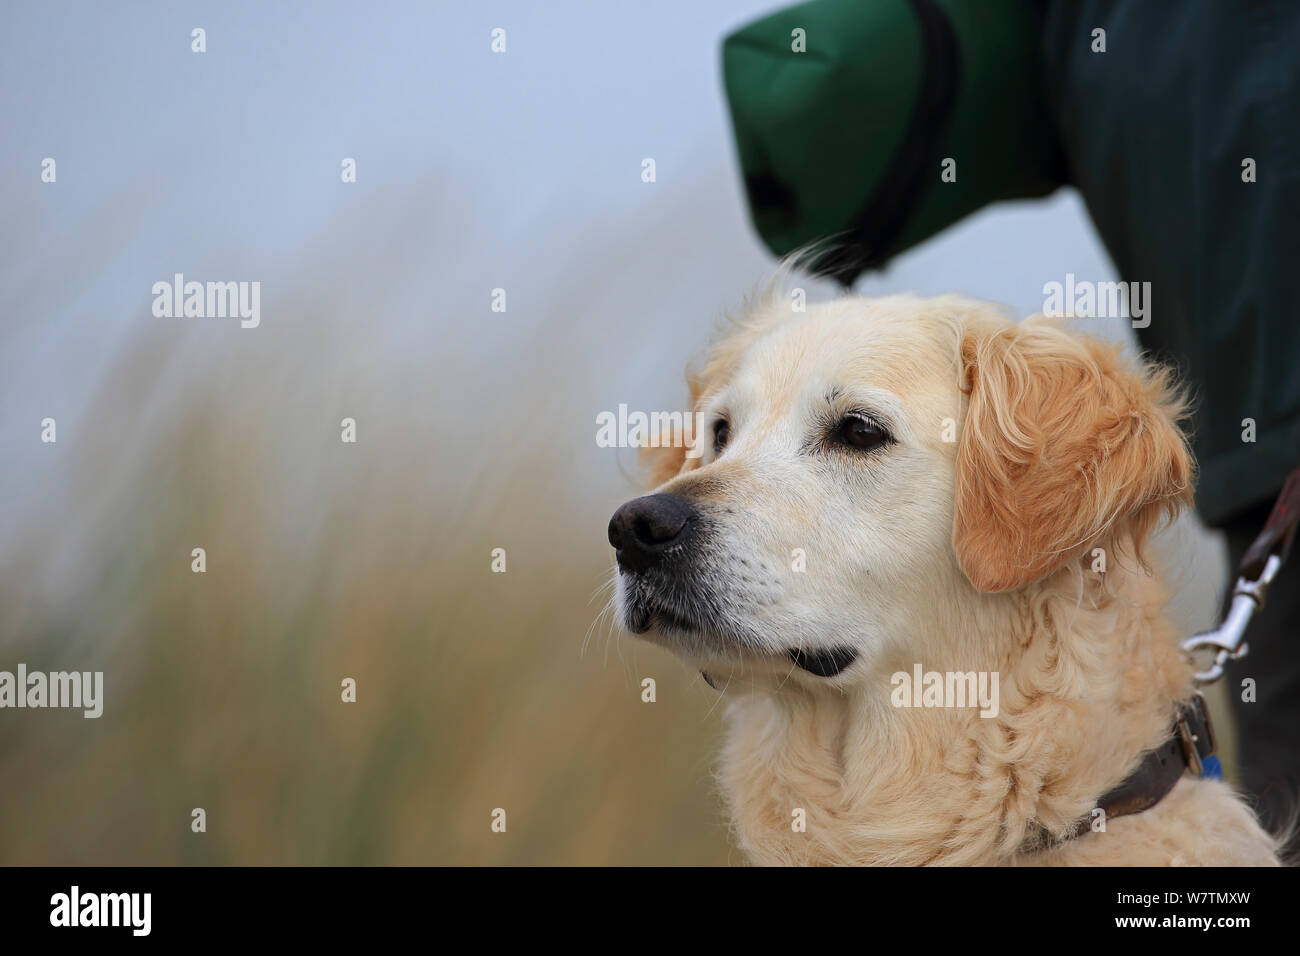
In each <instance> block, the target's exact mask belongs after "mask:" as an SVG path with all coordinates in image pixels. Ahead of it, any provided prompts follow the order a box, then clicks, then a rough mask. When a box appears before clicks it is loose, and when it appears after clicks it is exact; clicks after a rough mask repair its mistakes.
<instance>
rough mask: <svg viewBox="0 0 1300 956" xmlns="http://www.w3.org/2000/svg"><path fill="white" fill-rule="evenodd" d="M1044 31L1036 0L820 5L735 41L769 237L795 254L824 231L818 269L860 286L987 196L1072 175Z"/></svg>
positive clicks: (745, 127) (756, 199)
mask: <svg viewBox="0 0 1300 956" xmlns="http://www.w3.org/2000/svg"><path fill="white" fill-rule="evenodd" d="M1039 28H1040V24H1039V22H1038V18H1037V15H1036V13H1035V11H1034V8H1033V7H1032V5H1030V4H1029V3H1027V2H1025V0H871V2H864V0H815V2H812V3H803V4H799V5H797V6H793V7H789V8H787V9H784V10H781V11H779V12H777V13H775V14H772V15H771V16H768V17H766V18H764V19H762V20H759V21H757V22H756V23H752V24H750V25H748V26H746V27H744V28H742V29H740V30H738V31H737V32H735V33H733V34H732V35H731V36H729V37H727V39H726V40H725V42H724V43H723V48H722V65H723V81H724V85H725V87H726V93H727V100H728V103H729V105H730V108H731V119H732V127H733V130H734V132H735V138H736V151H737V155H738V159H739V162H740V167H741V172H742V174H743V176H744V181H745V190H746V195H747V196H748V199H749V207H750V213H751V215H752V217H753V221H754V225H755V227H756V228H757V230H758V233H759V235H760V236H761V237H762V239H763V241H764V242H765V243H766V244H767V245H768V247H769V248H771V250H772V251H773V252H775V253H776V254H777V255H785V254H786V253H788V252H791V251H793V250H796V249H799V248H801V247H803V246H805V245H806V244H808V243H812V242H815V241H818V240H829V242H828V243H827V248H825V249H824V250H823V251H822V252H821V253H820V254H818V255H817V256H815V257H814V259H813V260H812V262H811V263H810V264H811V265H812V266H813V267H814V268H815V269H816V271H818V272H822V273H825V274H829V275H833V276H835V277H837V278H839V279H840V280H841V281H844V282H850V281H852V279H853V278H854V277H856V276H857V275H858V274H859V273H860V272H862V271H863V270H865V269H870V268H876V267H879V266H882V265H883V264H884V263H885V262H886V261H887V260H888V259H889V258H891V257H892V256H894V255H896V254H898V253H899V252H902V251H903V250H905V249H907V248H909V247H910V246H913V245H915V244H917V243H919V242H921V241H922V240H924V239H926V238H928V237H929V236H931V235H933V234H934V233H936V232H938V231H939V230H940V229H943V228H944V227H946V226H948V225H950V224H951V223H953V222H956V221H957V220H958V219H960V218H962V217H963V216H965V215H966V214H967V213H970V212H974V211H975V210H976V209H979V208H980V207H982V206H984V205H986V204H988V203H990V202H994V201H996V200H999V199H1013V198H1023V197H1029V196H1041V195H1044V194H1046V193H1049V192H1051V191H1052V190H1053V189H1055V188H1056V187H1057V186H1059V185H1061V183H1062V182H1063V180H1064V170H1063V164H1062V163H1061V161H1060V151H1059V148H1058V146H1057V139H1056V136H1055V135H1054V130H1053V126H1052V123H1051V121H1050V120H1049V118H1048V114H1047V111H1046V108H1045V104H1044V100H1043V93H1042V88H1041V80H1040V76H1041V64H1040V62H1039V57H1040V44H1039V42H1038V37H1039ZM800 31H802V32H800ZM945 159H951V160H953V161H955V163H954V164H952V165H950V166H949V177H950V178H951V177H952V176H953V175H955V181H952V182H945V181H942V179H941V173H942V172H943V170H944V165H943V163H944V160H945Z"/></svg>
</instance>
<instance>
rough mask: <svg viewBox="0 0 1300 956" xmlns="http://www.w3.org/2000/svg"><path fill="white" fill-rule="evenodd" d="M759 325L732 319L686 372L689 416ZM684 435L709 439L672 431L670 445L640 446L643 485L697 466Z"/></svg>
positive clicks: (699, 407) (721, 380)
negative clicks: (710, 346) (724, 330)
mask: <svg viewBox="0 0 1300 956" xmlns="http://www.w3.org/2000/svg"><path fill="white" fill-rule="evenodd" d="M762 327H763V326H762V324H761V323H760V322H759V321H756V320H754V319H748V320H745V321H740V322H737V321H735V320H732V326H731V327H730V328H729V329H728V330H727V332H726V334H725V335H723V336H722V337H721V338H720V339H719V340H717V341H716V342H715V343H714V344H713V347H712V348H711V349H709V352H708V354H707V356H706V357H705V359H704V362H703V364H701V365H699V366H698V367H692V368H691V369H689V370H688V371H687V373H686V384H687V385H688V386H689V388H690V395H691V401H690V405H691V414H692V415H693V416H698V415H699V413H700V411H701V410H702V409H703V406H704V403H705V402H707V401H708V400H709V398H710V397H711V396H712V395H713V394H714V393H715V392H716V391H717V390H718V389H720V388H722V386H723V385H725V384H726V382H727V381H728V380H729V379H730V378H731V376H732V374H733V373H734V372H735V369H736V365H737V364H738V363H739V361H740V356H741V354H742V353H743V352H744V351H745V349H746V348H748V347H749V345H750V344H751V343H752V342H753V341H754V338H755V337H756V336H757V334H758V333H759V331H761V329H762ZM697 420H698V418H693V419H692V421H697ZM693 431H699V429H695V430H693ZM686 437H690V438H692V439H693V440H695V441H709V440H710V436H709V435H707V434H695V433H693V434H692V435H691V436H683V435H680V434H674V435H673V441H672V444H671V445H665V446H662V447H650V446H645V447H643V448H642V449H641V463H642V465H643V466H644V467H645V474H646V481H647V482H648V485H647V487H649V488H658V487H659V486H660V485H662V484H663V483H664V482H666V481H668V480H669V479H671V478H675V477H677V476H678V475H680V474H681V473H682V472H686V471H691V470H692V469H695V468H698V467H699V466H700V456H699V455H698V454H696V455H691V454H689V452H690V450H691V447H690V442H688V441H686V440H685V438H686Z"/></svg>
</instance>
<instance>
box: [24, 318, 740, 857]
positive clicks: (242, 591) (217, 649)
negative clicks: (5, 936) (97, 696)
mask: <svg viewBox="0 0 1300 956" xmlns="http://www.w3.org/2000/svg"><path fill="white" fill-rule="evenodd" d="M340 294H345V293H340ZM304 301H305V302H308V304H307V305H306V306H304V307H303V314H301V315H299V316H297V317H296V319H295V320H293V321H283V320H282V321H280V322H279V323H276V324H272V323H269V322H268V323H267V324H266V325H264V327H263V328H262V329H259V330H258V331H257V332H256V333H251V334H250V333H246V332H241V331H239V330H233V335H232V334H231V332H232V330H231V329H228V328H220V327H218V326H215V325H214V326H209V327H206V328H201V327H200V326H199V325H197V324H191V325H188V326H186V325H183V324H173V325H172V326H170V327H169V329H170V331H161V332H160V331H159V328H158V327H157V326H155V327H153V328H150V329H148V330H147V331H146V332H142V333H141V334H140V335H139V336H137V337H136V339H135V340H134V341H133V342H132V343H131V344H130V346H129V348H127V349H126V350H125V351H124V353H123V358H122V359H121V361H119V362H118V363H117V364H116V366H115V367H114V369H113V371H112V372H111V373H110V374H109V375H108V376H107V377H106V379H105V380H104V383H103V384H102V386H101V388H100V390H99V392H98V394H97V395H96V397H95V399H94V401H93V402H92V403H91V407H90V412H89V414H87V415H86V416H85V417H84V419H82V420H81V421H79V422H77V423H66V422H62V421H61V422H60V434H59V442H58V444H57V445H50V446H46V447H45V448H43V449H42V451H43V452H44V453H45V454H44V455H43V456H36V458H35V459H34V460H35V461H37V462H38V463H37V464H34V465H33V466H32V471H31V473H30V475H28V476H27V479H26V480H27V481H28V482H29V484H30V485H31V487H32V488H33V489H39V488H40V487H41V486H43V485H48V487H49V488H50V489H51V491H50V493H49V494H48V495H47V496H44V497H45V500H44V502H43V504H42V507H41V508H40V510H39V512H38V513H33V514H31V515H30V516H28V520H27V521H26V522H25V523H24V524H23V526H22V527H21V528H15V529H11V531H10V533H9V534H8V535H6V541H5V548H4V554H3V564H2V565H0V652H3V664H0V667H4V668H6V669H10V670H12V669H13V668H14V667H16V665H17V663H18V662H20V661H21V662H25V663H26V664H27V665H28V667H29V668H30V669H39V670H57V669H77V670H103V671H104V672H105V692H104V696H105V704H104V715H103V717H101V718H100V719H98V720H87V719H84V718H83V717H82V716H81V713H80V711H53V710H46V711H30V710H24V711H18V710H10V711H6V712H5V713H4V714H3V715H2V717H3V719H0V793H2V794H3V795H4V796H3V798H0V863H2V864H127V865H135V864H176V863H182V864H185V863H192V864H199V863H203V864H525V865H535V864H537V865H546V864H667V863H675V864H718V863H726V862H728V861H729V860H730V859H731V852H730V850H729V848H728V841H727V831H726V824H725V820H724V818H723V815H722V811H721V807H720V803H719V800H718V798H717V795H716V791H715V788H714V786H713V783H712V780H711V777H710V763H711V756H712V752H713V750H714V748H715V747H716V744H717V736H718V724H719V719H718V717H719V715H718V713H717V710H716V695H715V694H714V693H713V692H712V691H710V690H708V688H707V687H705V685H704V684H703V682H702V681H701V680H700V678H699V677H698V675H694V674H692V673H690V672H688V671H686V670H685V669H684V668H683V667H682V666H681V665H680V664H679V663H678V662H677V661H676V660H674V659H672V658H671V657H669V656H668V655H666V654H664V653H662V652H660V651H658V650H655V649H653V648H651V647H649V646H647V645H641V644H638V643H636V642H633V641H632V640H631V639H630V638H628V637H626V636H623V637H612V636H611V635H610V632H609V629H608V628H607V627H605V626H604V625H603V624H602V625H600V626H597V627H596V628H595V629H594V630H592V624H593V621H595V619H596V618H597V615H598V614H599V612H600V611H601V608H602V607H603V604H604V601H605V599H606V597H607V592H605V591H601V592H600V593H599V594H598V595H597V597H596V599H595V600H594V601H593V600H592V596H593V593H595V592H597V589H598V588H599V586H600V585H601V584H602V583H603V582H604V581H605V580H606V579H607V578H608V576H609V572H610V568H611V556H610V554H609V548H608V544H607V543H606V541H605V532H604V528H605V522H606V521H607V520H608V516H609V514H610V513H612V511H613V509H614V507H616V506H617V504H618V503H619V502H621V501H622V500H624V499H625V498H626V497H628V496H630V495H632V494H634V493H637V492H638V491H639V489H637V488H636V487H635V485H634V483H633V482H632V481H631V480H630V478H629V477H627V476H625V475H621V474H620V463H621V464H622V466H623V467H624V468H626V467H627V466H629V465H630V462H631V459H630V458H618V459H616V458H614V457H608V458H606V459H604V460H605V461H606V463H607V464H608V470H607V472H606V473H605V474H604V475H601V476H598V478H597V479H596V480H595V481H594V482H593V481H592V477H591V476H590V475H587V476H584V478H585V479H586V480H585V481H583V482H579V481H575V474H574V470H575V465H574V443H577V442H582V443H584V444H583V448H584V451H589V449H590V448H591V447H592V446H591V444H590V443H593V442H594V424H592V423H593V422H594V419H593V418H592V417H591V413H589V411H588V409H587V408H586V406H585V405H584V402H587V403H590V400H591V399H590V396H588V395H584V394H583V393H582V388H583V382H582V380H581V376H580V375H579V376H576V377H574V378H573V379H572V380H570V381H569V382H568V383H567V385H566V386H565V387H557V386H556V384H555V382H554V381H553V373H552V371H551V370H553V369H554V368H557V367H558V364H557V363H562V362H564V361H565V353H566V349H567V348H568V347H569V346H568V345H567V343H566V341H565V337H564V336H563V335H558V336H557V335H555V334H554V332H555V329H556V327H557V325H558V326H559V327H561V328H563V324H564V321H565V320H564V318H563V317H562V316H559V315H557V316H556V318H555V319H554V321H553V322H550V323H549V324H546V326H545V327H546V328H547V329H548V332H547V333H546V334H542V333H541V332H538V333H537V334H536V335H535V336H534V337H533V338H531V339H530V338H529V337H526V336H525V337H524V338H523V339H522V341H521V342H520V343H519V346H520V347H519V354H520V355H521V356H526V357H527V365H526V367H522V368H521V367H520V365H519V364H518V363H516V364H515V365H514V366H512V365H511V364H510V363H508V362H502V361H500V360H499V359H496V358H492V357H490V356H484V357H479V358H480V360H481V361H482V362H484V363H485V364H486V365H487V366H489V367H492V365H493V363H496V365H495V366H494V367H496V368H497V369H498V370H501V374H503V375H505V376H506V378H507V379H508V381H509V382H510V389H509V390H508V391H506V390H504V389H501V388H499V387H496V383H495V382H494V383H489V384H490V385H491V386H492V387H493V388H494V389H495V390H494V391H492V392H490V393H489V389H488V386H487V385H477V386H476V385H475V384H474V383H473V382H472V381H471V379H472V373H467V372H465V371H461V372H460V373H458V374H454V375H453V374H452V369H453V367H454V366H455V365H456V364H457V363H463V362H464V361H465V357H464V356H463V355H460V356H458V355H455V354H446V353H443V354H437V353H420V352H418V351H411V352H408V353H406V354H402V353H401V352H400V351H399V352H396V353H395V352H394V350H391V349H390V350H387V351H384V350H379V349H367V348H366V347H358V340H359V338H363V337H359V336H358V335H356V334H355V329H346V328H345V327H344V323H341V322H340V321H338V320H337V317H338V315H340V314H346V313H347V310H346V308H343V307H339V306H337V305H336V306H335V307H334V309H333V312H332V313H331V315H333V316H334V317H333V318H328V317H327V318H325V319H322V317H321V315H320V314H317V313H314V312H313V311H312V310H313V308H315V307H316V306H313V305H312V304H310V301H309V300H308V299H304ZM253 335H255V336H256V338H254V337H251V336H253ZM444 383H445V384H444ZM476 389H477V391H476ZM521 395H522V396H526V398H527V405H526V409H525V410H526V414H522V413H519V412H518V411H513V412H512V409H516V410H517V409H518V408H519V406H518V404H517V403H518V401H519V398H520V396H521ZM345 416H351V417H355V418H356V420H357V422H358V436H359V440H358V443H357V444H355V445H350V444H344V443H343V442H341V441H340V439H339V421H340V419H342V418H343V417H345ZM611 454H612V453H611ZM593 483H594V485H595V486H596V487H598V488H600V489H601V491H600V493H599V494H593V493H592V492H591V490H590V488H591V486H592V485H593ZM33 497H35V498H40V497H42V496H41V495H40V494H38V493H37V494H34V495H33ZM195 547H203V548H205V549H206V551H207V571H206V573H204V574H196V573H193V572H192V571H191V568H190V563H191V557H190V553H191V550H192V549H193V548H195ZM496 547H503V548H505V549H506V551H507V556H508V557H507V559H508V571H507V572H506V573H505V574H494V573H492V572H491V567H490V564H491V551H492V549H493V548H496ZM589 631H590V639H589V641H587V642H586V643H587V646H586V650H585V653H584V640H585V639H586V638H587V636H588V633H589ZM344 677H353V678H355V679H356V681H357V688H358V690H357V702H356V703H355V704H348V703H343V702H342V701H341V700H340V682H341V681H342V679H343V678H344ZM643 677H654V678H655V679H656V680H657V682H658V701H657V702H656V703H643V702H642V701H641V687H640V681H641V678H643ZM195 807H202V808H204V809H205V810H206V811H207V832H206V833H203V834H195V833H192V832H191V829H190V822H191V816H190V814H191V810H192V809H193V808H195ZM497 807H501V808H504V809H505V810H506V811H507V820H508V829H507V832H506V833H504V834H499V833H493V832H492V831H491V829H490V824H491V813H492V811H493V809H494V808H497Z"/></svg>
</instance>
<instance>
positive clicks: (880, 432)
mask: <svg viewBox="0 0 1300 956" xmlns="http://www.w3.org/2000/svg"><path fill="white" fill-rule="evenodd" d="M833 437H834V439H835V440H836V441H837V442H839V443H840V444H842V445H848V446H849V447H850V448H858V449H861V450H862V451H870V450H871V449H873V448H878V447H879V446H881V445H883V444H884V443H885V442H887V441H889V433H888V432H886V431H885V430H884V429H883V428H881V427H880V426H879V425H877V424H876V423H875V422H871V421H868V420H867V419H865V418H859V417H858V416H856V415H850V416H849V417H848V418H845V419H844V420H843V421H841V422H840V423H839V424H838V425H836V426H835V431H834V433H833Z"/></svg>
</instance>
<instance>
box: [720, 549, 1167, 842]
mask: <svg viewBox="0 0 1300 956" xmlns="http://www.w3.org/2000/svg"><path fill="white" fill-rule="evenodd" d="M1163 604H1164V595H1163V593H1161V592H1160V589H1159V588H1158V587H1157V585H1156V584H1155V582H1154V581H1153V579H1152V578H1151V577H1150V576H1149V575H1147V574H1146V573H1145V572H1143V571H1141V570H1138V569H1123V568H1114V569H1113V570H1112V571H1111V572H1110V573H1109V576H1108V577H1107V579H1105V581H1104V584H1103V583H1101V582H1100V581H1099V580H1098V577H1097V576H1096V575H1091V574H1089V572H1088V571H1087V570H1081V569H1080V568H1079V567H1074V566H1071V567H1068V568H1066V569H1063V570H1062V571H1061V572H1058V573H1057V574H1056V575H1054V576H1052V577H1051V578H1049V579H1047V580H1045V581H1044V582H1040V583H1039V584H1038V585H1036V586H1034V587H1033V588H1031V589H1026V590H1025V591H1023V592H1019V593H1017V594H1014V595H1001V596H994V597H985V598H984V599H983V600H982V602H981V603H980V607H981V613H979V614H978V615H975V616H974V617H971V616H964V617H962V618H960V619H957V618H956V617H955V616H954V617H953V619H952V623H950V624H948V625H946V626H945V627H944V628H943V630H942V632H941V633H934V632H933V631H931V632H930V633H929V634H928V635H925V636H924V637H923V638H922V637H921V635H916V636H914V638H913V639H911V640H909V641H907V642H905V643H907V644H909V645H911V648H912V649H910V650H908V649H900V650H898V651H896V652H895V653H893V654H891V655H889V656H888V659H886V660H882V661H880V662H877V663H876V664H875V665H874V666H873V669H872V672H871V673H869V674H868V675H866V676H865V678H864V679H862V680H858V681H856V682H855V683H854V684H853V685H852V686H851V688H849V689H847V690H846V689H841V688H836V687H833V686H830V685H828V684H819V683H817V682H816V681H815V680H812V679H810V680H799V681H796V682H786V683H785V685H784V686H782V687H781V688H780V689H779V690H774V691H771V692H760V693H755V694H752V695H748V696H744V697H741V698H739V699H737V700H735V701H734V702H733V703H732V704H731V706H730V708H729V722H730V724H731V728H730V734H729V739H728V743H727V746H726V749H725V753H724V761H723V772H722V779H723V785H724V789H725V790H726V793H727V797H728V800H729V802H730V805H731V810H732V816H733V821H734V823H735V825H736V828H737V830H738V832H739V837H740V840H741V842H742V844H743V846H744V848H745V849H746V850H747V851H748V852H749V854H750V855H751V857H752V858H753V859H754V860H755V861H756V862H760V863H775V864H785V863H842V864H905V865H919V864H928V863H953V864H989V863H996V862H1000V861H1006V860H1009V859H1011V858H1012V857H1014V856H1015V855H1016V854H1017V853H1018V852H1019V849H1020V847H1021V846H1022V844H1023V843H1024V841H1025V839H1026V838H1027V837H1028V836H1029V835H1031V834H1032V833H1034V832H1035V831H1036V828H1037V827H1044V828H1046V829H1047V830H1048V831H1049V832H1053V833H1061V832H1063V831H1065V830H1066V829H1067V828H1068V827H1069V825H1070V824H1071V823H1072V822H1073V821H1076V820H1077V819H1079V818H1080V817H1083V816H1086V815H1088V814H1089V813H1090V811H1091V810H1092V808H1093V807H1094V805H1095V801H1096V799H1097V798H1098V797H1099V796H1100V795H1101V794H1102V793H1104V792H1105V791H1106V790H1108V789H1110V788H1111V787H1113V786H1115V785H1116V784H1117V783H1119V782H1120V781H1121V780H1122V779H1123V777H1124V776H1125V775H1126V773H1127V772H1128V771H1129V770H1130V769H1131V768H1132V766H1133V765H1134V763H1135V762H1136V760H1137V759H1138V757H1139V755H1140V753H1141V752H1142V751H1143V750H1144V749H1147V748H1149V747H1153V746H1155V745H1156V744H1158V743H1159V742H1160V741H1161V740H1162V739H1163V738H1164V737H1165V735H1166V734H1167V733H1168V728H1169V721H1170V716H1171V714H1172V709H1173V704H1174V702H1175V701H1176V700H1178V699H1180V698H1181V697H1184V696H1186V695H1187V694H1188V693H1189V692H1190V672H1189V669H1188V667H1187V665H1186V662H1185V661H1184V660H1183V658H1182V656H1181V654H1180V652H1179V651H1178V649H1177V645H1176V643H1175V639H1174V638H1175V635H1174V632H1173V629H1172V628H1171V626H1170V625H1169V624H1168V623H1167V622H1166V620H1165V619H1164V617H1163V614H1162V611H1163ZM918 640H920V641H921V642H920V643H919V644H918V643H917V641H918ZM913 661H914V662H918V663H920V664H922V665H923V666H924V667H925V668H926V669H927V670H930V669H934V670H942V669H944V668H943V666H942V664H943V662H945V661H952V662H954V663H959V664H960V666H959V667H954V668H953V669H954V670H961V671H969V670H972V669H974V670H987V671H996V672H997V673H998V675H999V676H998V680H999V697H1000V700H999V702H998V704H999V706H998V713H997V715H996V716H992V717H981V716H980V715H979V708H978V707H965V708H951V707H920V708H916V707H911V708H907V707H898V706H894V703H893V702H891V695H892V693H893V688H892V687H891V683H890V675H891V673H893V672H896V671H900V670H901V671H904V672H909V671H911V670H912V668H913V664H912V663H911V662H913Z"/></svg>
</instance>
